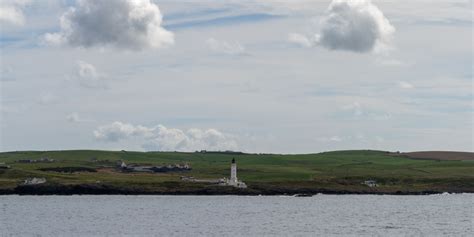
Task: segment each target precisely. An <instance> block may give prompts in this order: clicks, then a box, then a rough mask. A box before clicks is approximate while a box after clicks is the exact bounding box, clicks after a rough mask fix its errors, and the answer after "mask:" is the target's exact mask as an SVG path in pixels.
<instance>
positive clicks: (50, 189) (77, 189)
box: [0, 185, 474, 197]
mask: <svg viewBox="0 0 474 237" xmlns="http://www.w3.org/2000/svg"><path fill="white" fill-rule="evenodd" d="M442 193H450V194H460V193H474V191H473V190H460V189H456V190H393V191H385V190H377V189H373V190H359V191H355V190H344V189H342V190H335V189H326V188H313V189H308V188H293V189H281V188H280V189H278V190H276V189H252V188H249V189H237V188H222V187H206V188H198V189H193V190H179V189H176V190H171V189H170V190H159V191H158V190H145V189H139V188H136V189H133V188H120V187H112V186H106V185H36V186H18V187H16V188H12V189H0V195H39V196H48V195H61V196H69V195H177V196H178V195H182V196H189V195H196V196H217V195H234V196H281V195H284V196H300V197H305V196H313V195H317V194H330V195H432V194H442Z"/></svg>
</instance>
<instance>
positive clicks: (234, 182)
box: [229, 158, 238, 185]
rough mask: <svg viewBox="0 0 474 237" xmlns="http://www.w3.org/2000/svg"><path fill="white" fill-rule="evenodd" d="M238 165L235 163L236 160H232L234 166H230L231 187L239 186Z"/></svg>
mask: <svg viewBox="0 0 474 237" xmlns="http://www.w3.org/2000/svg"><path fill="white" fill-rule="evenodd" d="M237 182H238V181H237V164H236V163H235V159H234V158H232V164H231V165H230V180H229V184H230V185H237Z"/></svg>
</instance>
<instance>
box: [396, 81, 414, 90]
mask: <svg viewBox="0 0 474 237" xmlns="http://www.w3.org/2000/svg"><path fill="white" fill-rule="evenodd" d="M398 86H399V87H400V88H402V89H413V88H414V86H413V85H412V84H410V83H408V82H406V81H399V82H398Z"/></svg>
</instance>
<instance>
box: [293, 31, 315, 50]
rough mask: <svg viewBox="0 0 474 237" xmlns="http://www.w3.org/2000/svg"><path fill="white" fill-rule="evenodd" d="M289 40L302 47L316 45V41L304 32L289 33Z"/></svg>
mask: <svg viewBox="0 0 474 237" xmlns="http://www.w3.org/2000/svg"><path fill="white" fill-rule="evenodd" d="M288 40H289V41H290V42H291V43H294V44H297V45H300V46H302V47H307V48H309V47H312V46H314V43H315V41H314V40H311V39H309V38H308V37H307V36H305V35H302V34H298V33H291V34H289V35H288Z"/></svg>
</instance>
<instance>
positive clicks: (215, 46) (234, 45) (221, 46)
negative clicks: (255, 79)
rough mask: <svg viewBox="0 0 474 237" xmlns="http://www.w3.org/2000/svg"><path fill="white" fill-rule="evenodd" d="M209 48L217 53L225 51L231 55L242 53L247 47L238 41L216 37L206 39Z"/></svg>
mask: <svg viewBox="0 0 474 237" xmlns="http://www.w3.org/2000/svg"><path fill="white" fill-rule="evenodd" d="M206 44H207V45H208V46H209V48H210V49H211V50H212V51H214V52H217V53H224V54H229V55H241V54H243V53H244V52H245V48H244V47H243V46H242V45H241V44H240V43H238V42H226V41H219V40H216V39H214V38H209V39H208V40H206Z"/></svg>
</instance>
